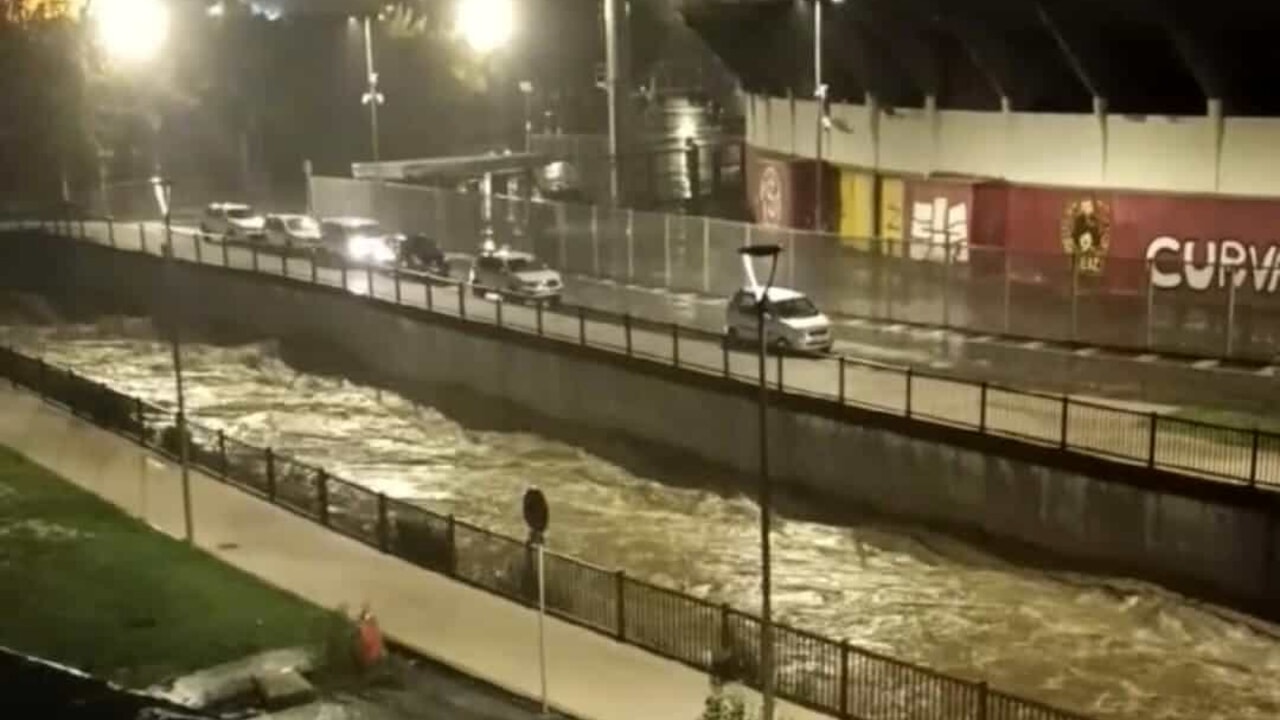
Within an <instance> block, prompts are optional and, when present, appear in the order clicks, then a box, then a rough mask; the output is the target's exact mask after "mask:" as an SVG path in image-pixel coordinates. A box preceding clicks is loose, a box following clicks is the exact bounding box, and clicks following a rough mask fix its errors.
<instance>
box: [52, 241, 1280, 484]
mask: <svg viewBox="0 0 1280 720" xmlns="http://www.w3.org/2000/svg"><path fill="white" fill-rule="evenodd" d="M38 227H42V228H43V229H45V230H46V231H49V232H54V233H59V234H62V235H66V236H68V237H73V238H78V239H81V240H85V241H89V242H96V243H102V244H107V245H111V246H112V247H115V248H117V249H123V250H140V251H142V252H147V253H150V254H159V253H160V252H161V249H162V245H163V237H162V235H163V232H162V230H161V229H160V228H158V227H155V226H151V227H148V226H147V225H145V224H136V225H128V226H121V225H118V224H115V223H112V222H109V221H108V222H99V223H94V222H86V221H46V222H43V223H41V224H39V225H38ZM174 237H175V241H174V247H175V255H176V257H178V259H179V260H181V261H185V262H196V263H202V264H208V265H215V266H225V267H229V268H234V269H239V270H247V271H251V272H257V273H263V274H267V275H274V276H282V277H287V278H290V279H293V280H298V281H301V282H309V283H316V284H320V285H325V286H329V287H337V288H344V289H346V290H348V291H350V292H352V293H355V294H358V295H362V296H367V297H371V298H376V299H378V300H384V301H387V302H390V303H393V304H397V305H402V306H407V307H413V308H419V309H425V310H428V311H430V312H434V313H440V314H444V315H451V316H454V317H459V318H462V319H465V320H469V321H473V322H478V323H484V324H488V325H496V326H499V327H502V328H504V329H507V330H511V331H515V332H521V333H526V334H530V335H537V336H540V337H545V338H551V339H555V340H558V341H562V342H568V343H573V344H577V345H582V346H588V347H593V348H597V349H603V350H608V351H610V352H615V353H619V354H623V355H626V356H627V357H630V358H635V359H641V360H646V361H650V362H655V363H660V364H663V365H669V366H673V367H676V368H679V369H683V370H686V371H690V372H698V373H703V374H708V375H716V376H721V377H724V378H728V379H734V380H738V381H742V382H744V383H752V384H754V383H756V382H758V380H759V375H758V369H757V360H756V356H755V354H754V352H753V351H751V350H749V349H744V350H738V349H736V348H734V347H731V346H730V344H729V343H727V342H726V341H725V338H724V336H723V334H722V333H714V332H710V331H707V330H702V329H697V328H690V327H686V326H682V325H679V324H677V323H665V322H655V321H651V320H647V319H643V318H640V317H635V316H632V315H629V314H626V313H615V312H610V311H605V310H599V309H595V308H588V307H583V306H575V305H569V304H563V303H558V302H557V303H554V304H552V303H550V302H545V301H541V300H538V299H536V298H534V297H523V296H522V294H521V291H519V290H515V289H511V288H484V287H477V286H473V285H470V284H468V283H467V282H466V281H465V280H463V279H460V278H452V277H433V276H429V275H426V274H424V273H420V272H414V271H409V270H404V269H400V268H397V267H393V266H386V267H377V266H371V265H352V264H347V263H346V262H345V261H342V260H341V259H340V258H326V257H320V256H314V255H311V254H308V253H293V254H286V253H283V252H282V250H281V249H279V248H269V247H266V246H261V245H237V246H232V245H230V244H228V243H225V242H221V241H216V240H215V239H214V238H211V237H208V236H202V235H201V234H200V233H198V232H192V231H185V230H184V231H179V230H176V229H175V230H174ZM477 295H483V296H487V297H493V296H494V295H497V296H498V297H499V298H500V299H502V301H498V302H487V301H480V300H479V298H477V297H475V296H477ZM768 365H769V366H768V369H767V376H768V377H767V379H768V382H769V384H770V386H771V387H773V388H775V389H776V390H777V391H778V392H780V393H786V394H793V395H802V396H809V397H816V398H821V399H824V400H827V401H830V402H832V403H836V404H838V405H848V406H856V407H861V408H866V409H870V410H875V411H880V412H884V413H888V414H892V415H898V416H901V417H905V418H909V419H914V420H918V421H921V422H929V423H933V424H939V425H946V426H951V427H958V428H963V429H968V430H973V431H976V432H979V433H982V434H985V435H992V436H999V437H1004V438H1010V439H1014V440H1018V441H1022V442H1028V443H1034V444H1037V445H1040V446H1043V447H1049V448H1055V449H1057V450H1060V451H1062V452H1068V453H1080V454H1087V455H1091V456H1095V457H1100V458H1104V459H1108V460H1113V461H1119V462H1123V463H1127V464H1130V465H1138V466H1144V467H1147V468H1152V469H1160V470H1165V471H1169V472H1174V473H1178V474H1182V475H1186V476H1188V477H1192V478H1198V479H1203V480H1205V481H1210V482H1219V483H1223V482H1225V483H1232V484H1239V485H1245V486H1249V487H1251V488H1254V489H1257V490H1262V491H1268V492H1275V491H1280V434H1276V433H1272V432H1268V431H1264V430H1261V429H1259V428H1257V427H1254V428H1249V429H1245V428H1238V427H1231V426H1226V425H1217V424H1213V423H1207V422H1199V421H1195V420H1190V419H1184V418H1179V417H1173V416H1169V415H1164V414H1160V413H1156V412H1139V411H1135V410H1130V409H1127V408H1123V407H1117V406H1112V405H1107V404H1103V403H1101V402H1098V401H1086V400H1080V399H1077V398H1072V397H1070V396H1067V395H1056V394H1051V393H1042V392H1035V391H1027V390H1021V389H1017V388H1013V387H1009V386H1006V385H1001V384H996V383H990V382H972V381H967V380H960V379H956V378H954V377H947V376H942V375H935V374H931V373H927V372H922V371H919V370H915V369H913V368H911V367H899V366H893V365H888V364H884V363H878V362H874V361H869V360H863V359H859V358H851V357H845V356H820V357H810V356H802V355H792V354H788V353H784V352H777V353H774V354H773V357H772V358H771V362H770V363H769V364H768Z"/></svg>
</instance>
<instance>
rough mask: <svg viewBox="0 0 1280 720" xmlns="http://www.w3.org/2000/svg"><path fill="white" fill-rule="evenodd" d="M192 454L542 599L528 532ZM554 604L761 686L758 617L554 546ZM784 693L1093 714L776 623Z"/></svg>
mask: <svg viewBox="0 0 1280 720" xmlns="http://www.w3.org/2000/svg"><path fill="white" fill-rule="evenodd" d="M0 375H2V376H3V377H5V378H8V379H9V381H10V382H12V383H13V384H14V385H15V386H19V385H20V386H23V387H25V388H28V389H30V390H31V391H33V392H35V393H37V394H39V395H40V397H41V398H42V399H44V400H46V401H48V402H51V403H55V404H57V405H59V406H62V407H64V408H66V409H67V410H69V411H70V412H72V413H73V414H75V415H77V416H79V417H83V418H85V419H87V420H89V421H91V422H94V423H95V424H97V425H99V426H101V427H104V428H106V429H109V430H112V431H114V432H116V433H119V434H121V435H123V436H125V437H128V438H131V439H133V440H136V441H137V442H138V443H140V444H142V445H143V446H145V447H147V448H150V449H151V450H154V451H156V452H159V453H162V454H165V455H167V456H168V457H169V458H170V459H175V460H176V458H177V456H178V453H179V451H180V450H179V448H180V443H181V437H180V436H179V434H178V432H179V431H178V430H177V427H178V423H177V422H176V417H175V415H174V413H173V412H172V411H170V410H168V409H165V408H161V407H158V406H156V405H152V404H149V403H145V402H143V401H142V400H140V399H138V398H135V397H131V396H129V395H125V394H123V393H120V392H118V391H116V390H113V389H112V388H109V387H107V386H105V385H103V384H101V383H98V382H95V381H93V380H90V379H88V378H85V377H83V376H80V375H77V374H76V373H75V372H73V371H71V370H69V369H64V368H59V367H56V366H53V365H50V364H47V363H45V362H44V361H43V360H40V359H37V358H31V357H28V356H25V355H23V354H21V353H18V352H16V351H14V350H12V349H8V348H0ZM186 426H187V428H188V434H189V437H188V457H189V458H190V461H191V463H192V464H193V465H194V466H196V467H199V468H201V469H203V470H204V471H205V472H207V473H208V474H210V475H212V476H213V477H215V478H218V479H220V480H222V481H224V482H226V483H227V484H228V485H230V486H232V487H235V488H238V489H240V490H243V491H245V492H247V493H250V494H252V495H254V496H256V497H258V498H260V499H263V500H266V501H268V502H270V503H272V504H274V505H277V506H279V507H281V508H284V509H286V510H289V511H290V512H293V513H295V514H297V515H299V516H302V517H305V518H307V519H309V520H312V521H314V522H316V523H318V524H320V525H322V526H324V527H326V528H328V529H330V530H332V531H334V532H337V533H341V534H343V535H345V536H347V537H349V538H352V539H354V540H356V541H358V542H361V543H364V544H365V545H368V546H370V547H372V548H375V549H377V550H379V551H381V552H384V553H389V554H392V555H395V556H397V557H399V558H401V559H404V560H406V561H408V562H410V563H412V564H414V565H416V566H418V567H420V568H423V569H425V570H429V571H433V572H437V573H441V574H444V575H446V576H448V577H450V578H453V579H455V580H458V581H461V582H464V583H467V584H469V585H472V586H475V587H478V588H482V589H484V590H487V591H489V592H492V593H494V594H497V595H499V596H501V597H504V598H507V599H509V600H513V601H515V602H518V603H521V604H523V605H526V606H535V605H536V603H537V601H538V594H537V578H536V575H535V573H536V572H537V570H536V561H535V560H534V555H533V549H532V547H531V546H530V545H528V544H526V543H524V542H522V541H520V540H517V539H515V538H511V537H507V536H504V535H500V534H497V533H494V532H491V531H489V530H486V529H484V528H480V527H477V526H475V525H472V524H469V523H467V522H465V521H463V520H461V519H458V518H455V517H454V516H452V515H441V514H439V513H435V512H432V511H430V510H427V509H424V508H422V507H418V506H416V505H411V504H409V503H405V502H402V501H399V500H394V499H391V498H388V497H387V496H386V495H384V494H382V493H378V492H374V491H373V490H370V489H368V488H366V487H363V486H361V485H359V484H357V483H353V482H350V481H347V480H344V479H342V478H339V477H337V476H335V475H332V474H330V473H327V472H326V471H325V470H324V469H322V468H318V467H315V466H313V465H309V464H307V463H304V462H300V461H298V460H295V459H292V458H289V457H287V456H284V455H281V454H279V453H277V452H275V451H273V450H272V449H271V448H269V447H265V448H264V447H256V446H253V445H251V444H248V443H244V442H240V441H238V440H236V439H234V438H231V437H228V436H227V435H226V434H225V433H224V432H223V431H222V430H220V429H215V428H211V427H207V426H204V425H201V424H200V423H198V422H191V421H190V420H188V422H187V423H186ZM546 599H547V608H548V611H549V612H551V613H552V614H553V615H555V616H557V617H559V618H562V619H564V620H567V621H569V622H572V623H575V624H577V625H580V626H582V627H585V628H588V629H590V630H593V631H595V632H597V633H600V634H602V635H606V636H609V637H611V638H615V639H617V640H619V641H621V642H626V643H629V644H632V645H635V646H637V647H640V648H643V649H646V650H649V651H651V652H653V653H655V654H658V655H661V656H663V657H667V658H670V659H673V660H677V661H679V662H682V663H684V664H686V665H689V666H691V667H694V668H696V669H698V670H703V671H708V672H713V673H715V674H717V675H718V676H720V677H722V678H726V679H733V680H737V681H741V682H744V683H746V684H748V685H750V686H752V687H757V688H758V687H760V686H761V682H760V680H761V678H760V674H759V655H760V653H759V638H760V621H759V619H758V618H757V617H756V616H755V615H752V614H750V613H747V612H743V611H740V610H737V609H734V608H731V607H729V606H728V605H724V604H716V603H713V602H709V601H707V600H704V599H701V598H697V597H693V596H690V595H686V594H684V593H681V592H678V591H675V590H671V589H668V588H663V587H660V586H658V585H654V584H652V583H648V582H645V581H644V580H640V579H637V578H634V577H631V576H629V575H627V573H626V572H625V571H623V570H608V569H604V568H600V567H596V566H594V565H591V564H589V563H585V562H582V561H580V560H576V559H574V558H571V557H567V556H564V555H559V554H556V553H548V554H547V556H546ZM773 637H774V643H775V649H774V658H776V671H775V672H776V683H775V687H776V688H777V692H778V695H779V697H782V698H784V699H787V700H790V701H793V702H796V703H798V704H801V705H805V706H807V707H810V708H814V709H817V710H820V711H823V712H827V713H831V714H833V715H835V716H837V717H841V718H857V719H858V720H1085V718H1084V717H1083V716H1081V715H1077V714H1074V713H1071V712H1067V711H1064V710H1059V709H1057V708H1053V707H1050V706H1048V705H1044V704H1041V703H1038V702H1035V701H1031V700H1025V699H1022V698H1019V697H1017V696H1015V695H1010V694H1006V693H1002V692H999V691H996V690H993V689H990V688H989V687H988V686H987V684H986V683H983V682H973V681H970V680H965V679H961V678H956V677H952V676H949V675H946V674H943V673H939V672H936V671H933V670H929V669H928V668H924V667H921V666H919V665H915V664H913V663H909V662H905V661H902V660H897V659H894V658H891V657H888V656H885V655H882V654H879V653H876V652H872V651H870V650H865V649H862V648H859V647H856V646H854V645H851V644H850V643H848V642H847V641H836V640H832V639H829V638H825V637H822V636H820V635H817V634H814V633H810V632H806V631H804V630H799V629H796V628H791V627H788V626H786V625H775V627H774V633H773Z"/></svg>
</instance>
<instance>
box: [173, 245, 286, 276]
mask: <svg viewBox="0 0 1280 720" xmlns="http://www.w3.org/2000/svg"><path fill="white" fill-rule="evenodd" d="M199 259H200V244H199V243H198V242H197V243H196V260H197V261H198V260H199ZM280 274H281V275H283V276H285V277H289V249H288V246H287V245H286V246H285V248H284V249H282V250H281V251H280Z"/></svg>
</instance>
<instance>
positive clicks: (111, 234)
mask: <svg viewBox="0 0 1280 720" xmlns="http://www.w3.org/2000/svg"><path fill="white" fill-rule="evenodd" d="M107 244H108V245H110V246H111V247H112V248H115V246H116V224H115V223H114V222H112V221H111V218H107Z"/></svg>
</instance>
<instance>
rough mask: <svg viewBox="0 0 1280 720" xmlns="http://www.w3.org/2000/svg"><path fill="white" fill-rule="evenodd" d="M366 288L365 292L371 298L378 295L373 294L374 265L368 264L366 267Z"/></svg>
mask: <svg viewBox="0 0 1280 720" xmlns="http://www.w3.org/2000/svg"><path fill="white" fill-rule="evenodd" d="M364 289H365V294H367V295H368V296H369V297H371V298H375V297H377V295H374V294H373V266H372V265H366V266H365V268H364Z"/></svg>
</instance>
